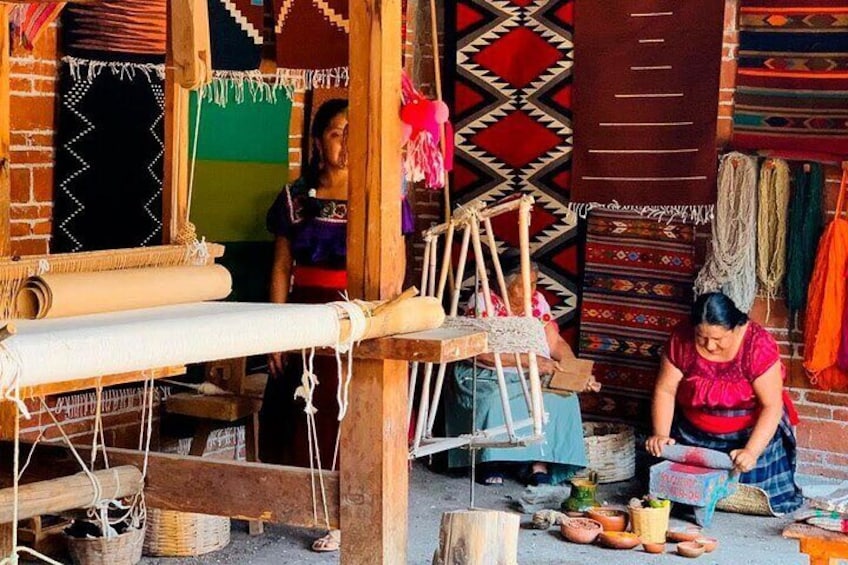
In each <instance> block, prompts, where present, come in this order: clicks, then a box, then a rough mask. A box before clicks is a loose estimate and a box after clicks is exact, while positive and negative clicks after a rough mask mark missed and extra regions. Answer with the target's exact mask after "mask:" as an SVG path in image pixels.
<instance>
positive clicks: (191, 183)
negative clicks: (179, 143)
mask: <svg viewBox="0 0 848 565" xmlns="http://www.w3.org/2000/svg"><path fill="white" fill-rule="evenodd" d="M196 98H197V112H196V113H195V116H194V139H192V144H191V169H189V171H190V172H189V177H188V194H187V196H186V217H185V220H186V222H188V221H189V218H191V195H192V192H193V191H194V171H195V169H196V168H197V146H198V142H199V138H200V111H201V110H202V109H203V96H197V97H196Z"/></svg>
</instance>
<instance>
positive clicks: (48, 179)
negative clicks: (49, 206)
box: [32, 167, 53, 202]
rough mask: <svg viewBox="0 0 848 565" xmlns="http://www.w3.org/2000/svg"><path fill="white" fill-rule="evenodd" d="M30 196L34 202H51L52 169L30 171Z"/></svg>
mask: <svg viewBox="0 0 848 565" xmlns="http://www.w3.org/2000/svg"><path fill="white" fill-rule="evenodd" d="M32 194H33V197H34V198H35V201H36V202H52V201H53V167H44V168H38V169H33V170H32Z"/></svg>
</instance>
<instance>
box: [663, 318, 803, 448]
mask: <svg viewBox="0 0 848 565" xmlns="http://www.w3.org/2000/svg"><path fill="white" fill-rule="evenodd" d="M665 354H666V357H667V358H668V360H669V361H670V362H671V364H672V365H674V366H675V367H677V368H678V369H680V371H681V372H682V373H683V380H681V381H680V384H679V385H678V387H677V398H676V402H677V406H678V407H680V408H681V409H682V411H683V415H684V416H685V417H686V418H687V419H688V420H689V421H690V422H691V423H692V424H694V425H695V426H697V427H699V428H701V429H703V430H704V431H707V432H713V433H730V432H735V431H739V430H742V429H745V428H748V427H751V426H753V425H754V423H755V422H756V419H757V416H758V414H759V405H758V402H757V397H756V395H755V394H754V387H753V383H754V381H755V380H757V378H759V377H760V376H762V375H763V374H764V373H765V372H766V371H768V370H769V369H770V368H771V367H772V366H773V365H774V364H775V363H779V362H780V350H779V349H778V346H777V342H775V340H774V338H773V337H772V336H771V334H769V333H768V332H767V331H766V330H765V329H763V327H762V326H760V325H759V324H757V323H756V322H753V321H751V322H748V327H747V329H746V330H745V336H744V337H743V338H742V344H741V345H740V347H739V351H738V352H737V354H736V357H734V358H733V359H732V360H730V361H723V362H719V361H710V360H708V359H705V358H704V357H703V356H701V354H700V353H698V350H697V349H696V347H695V331H694V328H692V327H691V326H690V325H688V324H683V325H681V326H679V327H678V328H677V329H675V331H674V333H672V335H671V339H670V340H669V342H668V346H667V347H666V352H665ZM780 371H781V375H782V376H783V378H784V380H785V379H786V369H785V367H784V366H783V363H780ZM784 404H786V405H787V408H788V409H789V413H790V416H793V415H794V408H793V407H792V405H791V401H790V400H789V397H788V396H787V395H786V393H785V392H784ZM793 423H794V422H793Z"/></svg>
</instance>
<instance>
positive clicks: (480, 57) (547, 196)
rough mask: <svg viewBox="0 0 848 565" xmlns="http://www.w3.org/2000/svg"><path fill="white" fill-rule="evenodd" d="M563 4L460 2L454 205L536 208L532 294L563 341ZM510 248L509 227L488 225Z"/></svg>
mask: <svg viewBox="0 0 848 565" xmlns="http://www.w3.org/2000/svg"><path fill="white" fill-rule="evenodd" d="M572 8H573V2H572V1H571V0H536V1H524V2H514V1H506V0H459V1H458V2H457V4H456V13H455V15H454V16H455V23H454V27H455V29H454V30H452V32H453V33H448V34H447V36H448V37H450V36H454V37H455V38H456V41H457V44H456V57H457V61H456V69H455V72H456V76H455V82H454V91H453V97H454V116H455V130H456V137H455V140H456V142H455V145H456V151H455V161H454V186H453V201H454V203H456V204H462V203H465V202H468V201H469V200H473V199H475V198H481V199H483V200H484V201H485V202H487V203H490V202H494V201H498V200H501V199H503V198H505V197H509V196H512V195H515V194H517V193H522V192H525V193H529V194H532V195H533V196H534V197H535V199H536V206H535V208H534V211H533V223H532V225H531V252H532V254H533V257H534V259H535V260H536V261H537V262H538V263H539V264H540V267H541V271H542V272H541V276H540V279H539V288H540V290H541V291H542V292H543V293H544V294H545V295H546V297H547V298H548V300H549V302H550V303H551V306H552V308H553V312H554V315H555V317H556V319H557V321H558V323H559V324H560V328H561V329H562V330H563V331H564V335H566V337H567V338H573V337H574V331H575V327H576V309H577V282H578V280H579V272H578V267H577V265H578V260H577V245H576V244H577V237H578V230H577V218H576V215H575V214H574V213H572V212H571V211H570V210H569V209H568V208H567V203H568V199H569V187H570V167H571V147H572V141H571V134H572V130H571V113H570V106H571V65H572V60H571V51H572V48H573V45H572V41H571V36H572V21H573V15H572ZM494 230H495V236H496V238H497V240H498V242H499V246H500V247H501V248H505V247H507V246H512V247H515V246H517V245H518V239H517V221H516V220H515V217H514V216H509V217H504V218H501V219H500V221H498V222H497V223H496V224H495V226H494Z"/></svg>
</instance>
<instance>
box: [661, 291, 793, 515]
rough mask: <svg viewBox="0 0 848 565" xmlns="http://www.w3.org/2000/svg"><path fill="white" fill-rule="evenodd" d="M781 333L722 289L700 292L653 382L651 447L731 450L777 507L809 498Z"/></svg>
mask: <svg viewBox="0 0 848 565" xmlns="http://www.w3.org/2000/svg"><path fill="white" fill-rule="evenodd" d="M785 377H786V371H785V368H784V366H783V363H782V362H781V360H780V351H779V350H778V346H777V343H776V342H775V341H774V338H773V337H771V335H770V334H769V333H768V332H767V331H766V330H765V329H763V327H762V326H760V325H759V324H757V323H756V322H753V321H751V320H749V319H748V316H747V315H746V314H745V313H743V312H741V311H739V309H738V308H736V305H735V304H734V303H733V301H732V300H731V299H730V298H728V297H727V296H725V295H724V294H722V293H718V292H714V293H708V294H704V295H702V296H700V297H699V298H698V300H697V301H696V302H695V304H694V306H693V309H692V317H691V324H682V325H681V326H679V327H678V328H676V329H675V331H674V333H673V334H672V336H671V339H670V340H669V343H668V346H667V348H666V351H665V355H664V356H663V359H662V364H661V366H660V373H659V377H658V379H657V384H656V387H655V388H654V401H653V409H652V415H653V431H654V435H652V436H651V437H650V438H648V441H647V443H646V448H647V450H648V451H649V452H650V453H651V454H652V455H654V456H657V457H658V456H660V454H661V452H662V448H663V446H665V445H667V444H673V443H675V442H679V443H681V444H685V445H694V446H700V447H707V448H711V449H717V450H719V451H724V452H727V453H728V454H729V455H730V457H731V459H732V460H733V464H734V466H735V468H736V470H737V471H739V472H740V473H741V475H740V477H739V480H740V482H742V483H746V484H750V485H753V486H756V487H759V488H761V489H763V490H764V491H765V492H766V494H768V496H769V501H770V503H771V507H772V510H773V511H774V512H775V513H785V512H790V511H792V510H795V509H796V508H797V507H798V506H800V504H801V502H802V498H801V494H800V491H799V489H798V487H797V486H796V485H795V435H794V432H793V429H792V426H793V425H794V424H795V423H797V414H796V412H795V409H794V407H793V406H792V402H791V400H790V399H789V396H788V395H787V394H786V392H785V391H784V389H783V381H784V379H785Z"/></svg>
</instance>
